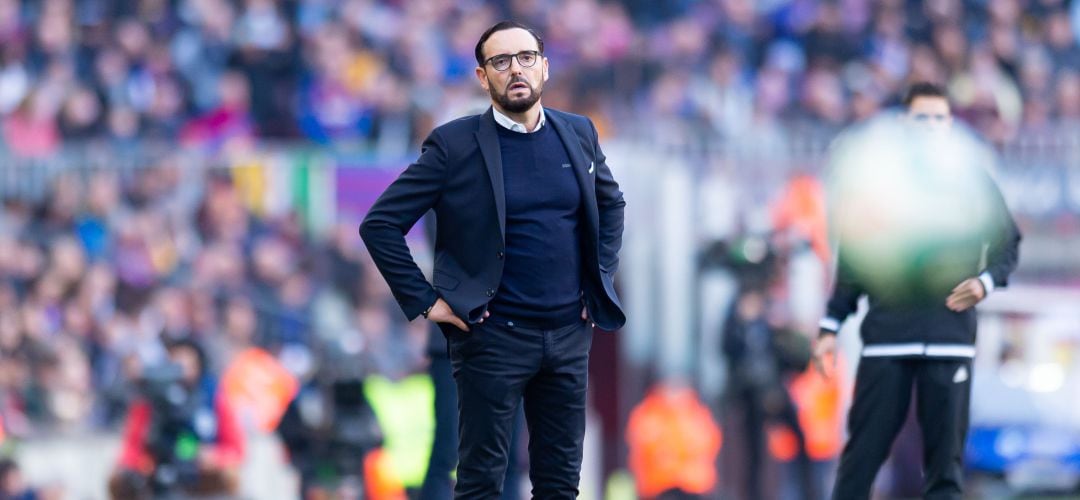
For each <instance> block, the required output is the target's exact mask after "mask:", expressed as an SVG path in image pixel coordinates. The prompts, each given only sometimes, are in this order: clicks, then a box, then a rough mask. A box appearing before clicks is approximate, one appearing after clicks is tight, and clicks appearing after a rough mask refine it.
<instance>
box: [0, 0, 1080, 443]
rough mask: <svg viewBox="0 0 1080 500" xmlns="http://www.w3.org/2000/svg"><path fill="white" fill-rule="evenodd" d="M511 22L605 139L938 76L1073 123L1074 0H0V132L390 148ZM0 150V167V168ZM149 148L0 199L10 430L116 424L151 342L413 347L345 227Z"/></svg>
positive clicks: (991, 122)
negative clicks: (528, 33) (32, 193)
mask: <svg viewBox="0 0 1080 500" xmlns="http://www.w3.org/2000/svg"><path fill="white" fill-rule="evenodd" d="M501 18H514V19H517V20H520V21H523V22H526V23H529V24H531V25H533V26H535V27H536V28H537V29H538V30H539V32H540V33H541V34H542V35H543V36H544V37H545V47H546V55H547V56H548V57H549V58H550V59H551V72H552V77H551V80H550V81H549V82H548V84H547V85H546V87H547V88H546V89H545V90H546V92H545V96H544V97H545V100H544V103H545V105H547V106H551V107H555V108H560V109H565V110H569V111H574V112H578V113H582V114H586V115H589V116H590V117H591V118H592V119H593V120H594V121H595V122H596V123H597V126H598V128H600V130H601V133H602V134H604V135H605V136H606V137H609V138H610V137H619V136H621V135H631V134H635V133H642V132H644V133H646V134H658V135H662V136H668V137H679V136H686V137H690V136H697V137H705V136H708V137H720V138H724V139H725V140H730V141H734V142H738V141H740V140H743V139H746V140H751V139H754V138H756V139H760V138H761V136H762V131H773V133H779V132H778V131H779V130H781V129H783V130H788V129H791V128H803V129H813V130H825V131H832V132H835V131H837V130H839V129H840V127H842V126H844V125H846V124H849V123H851V122H852V121H857V120H860V119H863V118H867V117H869V116H872V115H874V114H875V113H877V112H878V111H880V110H882V109H884V108H885V107H887V106H891V105H893V104H895V103H896V100H897V99H898V97H899V93H900V92H901V91H902V89H903V88H904V87H905V85H907V84H909V83H910V82H913V81H918V80H929V81H940V82H943V83H946V84H947V85H948V89H949V92H950V94H951V97H952V99H953V102H954V105H955V110H956V114H957V115H958V117H959V118H961V119H962V120H964V121H966V122H968V123H969V124H971V125H972V126H974V127H975V128H976V129H978V130H979V131H980V132H981V133H983V134H984V135H985V136H986V137H987V138H989V139H990V140H992V141H994V142H998V143H1001V142H1006V141H1008V140H1010V139H1011V138H1013V137H1015V136H1016V135H1017V134H1018V133H1020V132H1021V131H1027V130H1039V129H1041V128H1048V127H1051V126H1052V125H1053V124H1055V123H1061V122H1073V123H1080V69H1078V68H1080V2H1076V1H1074V2H1068V1H1065V0H941V1H925V2H923V1H917V0H908V1H905V0H881V1H871V0H835V1H828V0H767V1H751V0H714V1H704V0H700V1H699V0H671V1H655V0H626V1H622V2H610V1H601V0H508V1H506V2H497V1H484V0H470V1H457V0H389V1H376V0H306V1H294V0H235V1H230V0H138V1H123V0H42V1H20V0H0V120H2V130H0V139H2V140H0V146H2V148H3V150H4V151H5V152H6V153H7V155H8V156H7V157H8V158H11V157H24V158H48V157H50V156H52V155H55V154H58V153H59V152H61V150H62V149H63V148H64V147H65V146H66V145H68V144H76V143H79V144H82V143H87V142H101V143H104V144H107V145H109V146H110V147H114V148H116V151H124V148H127V147H136V146H138V145H139V144H141V143H143V142H148V141H149V142H153V141H162V142H170V143H171V142H172V141H175V140H177V139H178V140H179V142H180V143H181V144H182V145H184V146H187V147H191V148H197V149H202V150H204V151H210V152H228V151H231V150H232V149H231V148H234V147H239V148H243V149H248V150H250V149H252V148H254V147H256V146H257V145H258V144H259V143H260V141H312V142H315V143H319V144H326V145H334V146H347V147H357V148H360V149H361V150H363V151H369V152H371V153H373V154H375V155H377V156H380V157H388V158H394V159H398V158H403V157H410V156H411V155H414V154H415V153H416V144H418V143H419V141H420V140H422V139H423V137H424V136H426V134H427V132H428V131H429V130H430V129H431V128H432V127H433V126H434V125H436V124H438V123H441V122H443V121H445V120H448V119H451V118H454V117H456V116H460V115H461V114H464V113H467V112H474V111H476V110H477V109H482V108H483V107H485V106H486V103H487V97H486V96H484V95H482V93H481V92H480V89H479V88H478V85H477V83H476V81H475V76H474V75H473V68H475V66H476V62H475V59H474V55H473V46H474V44H475V41H476V38H477V36H478V35H479V33H480V32H482V31H483V30H484V29H485V28H486V27H488V26H489V25H491V24H492V23H494V22H495V21H497V20H498V19H501ZM0 168H9V167H3V166H0ZM210 172H211V173H208V174H206V175H205V178H203V177H202V174H201V173H200V178H199V179H198V182H191V181H190V177H189V176H186V174H185V172H184V171H183V169H182V167H181V166H180V165H178V164H172V163H170V162H168V161H165V162H162V163H161V164H155V165H150V166H147V167H146V168H143V169H140V170H139V172H138V173H137V174H136V175H135V177H134V178H132V179H130V180H124V179H121V177H120V176H118V175H115V174H113V173H110V172H99V173H95V174H94V175H92V176H90V177H88V178H79V177H75V176H60V177H58V178H56V179H54V180H52V181H51V183H50V188H49V193H48V196H47V197H45V199H42V200H35V199H23V198H20V197H17V196H16V197H9V198H7V199H5V200H4V201H3V207H2V211H0V360H2V361H3V362H2V363H0V419H2V422H3V430H4V431H5V432H6V433H7V434H8V435H14V436H33V435H35V434H40V433H42V432H51V431H52V430H55V429H87V428H90V429H99V428H115V426H116V425H118V424H119V423H120V421H121V419H122V417H123V416H124V411H125V408H126V407H127V405H128V404H129V403H130V400H131V398H132V397H134V395H135V394H136V391H135V390H134V386H133V384H134V383H135V380H136V379H137V378H138V376H139V373H140V371H141V368H142V367H144V366H148V365H151V364H154V363H157V362H160V361H161V360H163V359H164V358H165V356H166V353H165V349H164V347H163V343H162V341H163V339H169V338H194V339H198V340H199V341H200V342H201V343H202V344H203V345H204V346H205V347H206V348H207V350H208V354H209V358H210V368H211V372H212V373H215V374H220V372H221V370H222V369H223V368H224V367H226V366H228V364H229V362H230V360H231V359H232V357H233V356H234V355H235V354H236V353H239V352H241V351H243V349H245V348H246V347H250V346H259V347H262V348H264V349H267V350H268V351H270V352H272V353H274V354H277V355H278V357H279V359H281V360H282V362H283V363H284V364H285V365H286V367H287V368H289V369H290V370H291V371H293V372H294V373H297V374H304V373H310V371H311V370H312V367H313V363H315V360H314V356H315V354H314V353H313V352H312V351H311V350H310V349H308V350H304V349H293V347H295V346H302V345H303V346H310V345H312V343H313V340H314V339H336V340H338V341H340V342H344V343H346V344H347V343H349V342H353V343H360V344H362V345H363V346H365V348H364V349H361V350H362V351H363V352H364V353H365V356H366V359H367V360H368V361H370V364H369V365H368V366H370V370H371V371H372V372H376V373H381V374H384V375H387V376H388V377H390V378H391V379H396V378H400V377H402V376H404V375H407V374H410V373H413V372H416V371H418V370H422V369H423V367H424V357H425V349H426V343H427V331H426V328H425V325H423V324H422V323H419V322H418V323H417V324H414V325H410V324H406V323H405V322H404V319H403V318H402V317H401V313H400V312H399V311H398V309H397V306H396V305H395V304H394V303H393V301H392V299H391V297H390V296H389V292H388V290H387V289H386V287H385V285H384V284H383V282H382V280H381V279H379V277H378V275H377V273H375V272H374V269H373V268H372V267H370V261H369V260H368V259H367V258H366V257H365V256H363V255H362V254H361V252H362V250H360V246H359V242H358V238H357V236H356V228H355V226H351V225H347V224H342V225H340V226H338V227H335V228H334V229H333V230H332V231H330V232H329V233H328V234H327V236H325V237H322V238H314V237H312V236H311V235H310V233H309V232H308V230H307V229H308V228H307V227H306V226H305V223H304V221H303V220H302V217H301V216H300V215H299V214H297V213H296V212H295V211H288V212H285V213H282V214H274V215H269V214H268V212H266V211H263V210H259V209H257V207H255V206H254V205H253V204H252V203H250V200H248V199H246V198H245V193H244V192H243V190H242V189H240V188H239V187H238V185H237V183H236V182H235V179H234V177H232V176H230V175H228V174H226V173H221V172H216V171H210Z"/></svg>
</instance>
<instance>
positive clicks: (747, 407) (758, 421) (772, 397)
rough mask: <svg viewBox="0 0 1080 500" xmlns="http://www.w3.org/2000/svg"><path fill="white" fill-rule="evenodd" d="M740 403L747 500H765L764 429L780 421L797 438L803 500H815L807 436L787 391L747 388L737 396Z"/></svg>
mask: <svg viewBox="0 0 1080 500" xmlns="http://www.w3.org/2000/svg"><path fill="white" fill-rule="evenodd" d="M738 400H739V403H740V404H741V406H742V410H743V418H744V420H743V431H744V432H745V438H746V452H747V454H746V476H745V478H746V490H745V492H744V494H745V495H746V498H764V496H763V495H762V483H761V477H762V474H761V472H762V469H763V468H764V458H765V457H764V454H765V449H766V442H765V438H766V435H765V426H766V424H768V423H769V422H770V421H779V422H780V423H781V424H783V425H784V426H786V427H787V428H788V429H790V430H791V432H792V433H793V434H795V439H796V441H798V444H799V451H798V455H796V457H795V463H796V465H797V466H798V473H799V478H798V481H799V490H800V492H801V498H804V499H808V500H813V499H815V498H816V495H815V492H816V491H817V490H816V488H815V487H814V478H813V471H812V470H811V464H810V456H809V455H808V454H807V451H806V436H805V435H804V434H803V431H802V425H801V424H800V423H799V415H798V410H797V409H796V408H795V403H794V402H792V400H791V396H790V395H789V394H788V392H787V390H786V389H785V388H784V387H781V386H778V387H774V388H771V389H755V388H749V387H747V388H743V389H742V390H740V391H739V392H738Z"/></svg>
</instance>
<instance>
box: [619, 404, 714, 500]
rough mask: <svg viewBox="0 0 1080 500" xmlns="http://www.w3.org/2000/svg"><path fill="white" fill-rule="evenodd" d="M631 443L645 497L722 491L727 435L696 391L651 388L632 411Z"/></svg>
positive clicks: (633, 467) (628, 433)
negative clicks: (720, 457) (719, 469)
mask: <svg viewBox="0 0 1080 500" xmlns="http://www.w3.org/2000/svg"><path fill="white" fill-rule="evenodd" d="M626 441H627V444H628V445H629V447H630V470H631V472H633V473H634V477H635V480H636V482H637V489H638V493H639V495H641V497H643V498H650V497H655V496H657V495H659V494H660V493H663V492H664V491H667V490H670V489H675V488H677V489H680V490H682V491H684V492H687V493H693V494H705V493H708V492H709V491H712V490H713V489H714V488H715V487H716V457H717V454H718V453H719V452H720V446H721V443H722V434H721V432H720V427H719V426H718V425H717V424H716V421H715V420H714V419H713V416H712V413H711V412H710V411H709V409H708V408H707V407H706V406H705V405H703V404H702V403H701V401H700V400H699V399H698V397H697V394H695V393H694V391H693V390H692V389H689V388H683V387H678V388H673V387H664V386H659V387H654V388H653V389H652V390H650V391H649V393H648V395H647V396H646V397H645V399H644V400H642V401H641V403H639V404H638V406H637V407H636V408H634V410H633V411H632V412H631V413H630V422H629V424H628V425H627V429H626Z"/></svg>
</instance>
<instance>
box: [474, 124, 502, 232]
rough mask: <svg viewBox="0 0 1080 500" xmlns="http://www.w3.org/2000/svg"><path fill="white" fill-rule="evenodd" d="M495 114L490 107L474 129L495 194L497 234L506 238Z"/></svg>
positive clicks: (500, 160) (500, 159)
mask: <svg viewBox="0 0 1080 500" xmlns="http://www.w3.org/2000/svg"><path fill="white" fill-rule="evenodd" d="M497 126H498V124H496V123H495V115H494V114H492V111H491V108H488V111H487V113H484V116H482V117H480V128H479V129H478V130H477V131H476V141H477V142H479V143H480V153H481V154H482V155H483V156H484V165H486V166H487V171H488V178H489V179H490V180H491V192H492V193H494V195H495V210H496V211H497V212H498V216H499V234H500V235H502V237H503V240H504V241H505V240H506V193H505V191H504V188H503V167H502V152H501V151H500V150H499V133H498V131H496V130H495V127H497Z"/></svg>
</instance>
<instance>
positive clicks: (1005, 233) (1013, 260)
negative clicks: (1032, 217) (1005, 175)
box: [979, 175, 1021, 293]
mask: <svg viewBox="0 0 1080 500" xmlns="http://www.w3.org/2000/svg"><path fill="white" fill-rule="evenodd" d="M986 183H987V188H986V190H987V192H988V193H989V196H990V200H989V201H990V207H991V208H990V214H991V220H990V221H989V224H987V228H988V232H987V238H986V243H987V245H988V246H987V251H986V269H984V270H983V272H982V274H981V275H980V276H979V279H980V280H981V281H982V282H983V286H984V287H986V291H987V292H988V293H989V292H991V291H993V290H994V289H995V288H1000V287H1004V286H1006V285H1008V284H1009V275H1010V274H1012V272H1013V271H1014V270H1016V265H1017V262H1018V261H1019V259H1020V239H1021V236H1020V229H1019V228H1018V227H1017V226H1016V221H1014V220H1013V217H1012V214H1011V213H1010V212H1009V208H1008V206H1007V205H1006V204H1005V199H1004V197H1002V196H1001V190H999V189H998V187H997V184H995V183H994V181H993V179H991V178H990V176H989V175H986ZM987 285H989V286H987Z"/></svg>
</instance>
